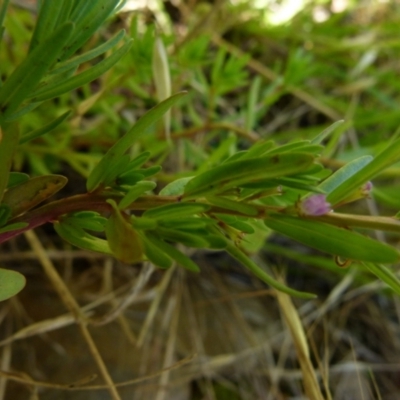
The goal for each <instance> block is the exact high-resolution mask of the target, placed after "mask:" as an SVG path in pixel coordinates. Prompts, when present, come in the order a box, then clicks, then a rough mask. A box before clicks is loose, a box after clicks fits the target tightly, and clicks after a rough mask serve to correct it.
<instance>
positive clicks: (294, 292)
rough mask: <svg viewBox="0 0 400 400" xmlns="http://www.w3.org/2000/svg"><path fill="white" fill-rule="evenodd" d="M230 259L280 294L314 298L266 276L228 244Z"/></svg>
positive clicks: (247, 258) (227, 249) (312, 295)
mask: <svg viewBox="0 0 400 400" xmlns="http://www.w3.org/2000/svg"><path fill="white" fill-rule="evenodd" d="M225 250H226V251H227V252H228V253H229V254H230V255H231V256H232V257H234V258H235V259H236V260H238V261H239V262H240V263H241V264H242V265H243V266H244V267H246V268H247V269H248V270H249V271H250V272H252V273H253V274H254V275H255V276H257V278H259V279H261V280H262V281H263V282H265V283H266V284H267V285H270V286H272V287H273V288H275V289H277V290H280V291H281V292H284V293H287V294H289V295H290V296H295V297H300V298H303V299H313V298H315V297H316V296H315V295H314V294H312V293H306V292H299V291H297V290H294V289H290V288H289V287H287V286H285V285H284V284H282V283H280V282H278V281H277V280H275V279H274V278H273V277H272V276H270V275H268V274H267V273H266V272H265V271H264V270H263V269H261V268H260V267H259V266H258V265H257V264H256V263H255V262H254V261H253V260H251V259H250V258H249V257H248V256H247V255H246V254H244V253H243V252H242V251H241V250H240V249H239V248H237V247H236V246H235V245H233V244H232V243H230V244H228V246H227V247H226V249H225Z"/></svg>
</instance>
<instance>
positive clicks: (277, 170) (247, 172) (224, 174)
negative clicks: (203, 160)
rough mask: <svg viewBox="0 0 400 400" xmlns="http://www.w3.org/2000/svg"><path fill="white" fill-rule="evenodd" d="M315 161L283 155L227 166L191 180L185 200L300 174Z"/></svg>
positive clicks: (290, 154)
mask: <svg viewBox="0 0 400 400" xmlns="http://www.w3.org/2000/svg"><path fill="white" fill-rule="evenodd" d="M313 160H314V157H313V156H311V155H309V154H303V153H284V154H274V155H272V156H271V155H266V156H263V157H259V158H251V159H244V160H242V159H240V160H237V161H232V162H227V163H224V164H222V165H219V166H218V167H215V168H213V169H211V170H210V171H207V172H204V173H202V174H200V175H198V176H196V177H194V178H193V179H192V180H190V181H189V182H188V183H187V185H186V187H185V194H184V198H185V199H190V198H195V197H197V196H199V195H205V194H208V193H215V192H218V191H221V190H222V189H224V190H227V189H229V188H233V187H235V186H240V185H241V184H247V183H249V182H254V181H257V180H265V179H268V178H276V177H278V176H285V175H290V174H294V173H299V171H301V170H302V169H304V168H306V167H308V166H309V165H310V164H311V163H312V162H313Z"/></svg>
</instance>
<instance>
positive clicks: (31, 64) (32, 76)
mask: <svg viewBox="0 0 400 400" xmlns="http://www.w3.org/2000/svg"><path fill="white" fill-rule="evenodd" d="M73 29H74V25H73V24H72V23H66V24H64V25H63V26H61V27H60V28H58V29H57V30H56V31H55V32H54V33H53V34H52V35H51V36H49V37H48V39H46V40H45V41H44V42H43V43H41V44H40V45H39V46H37V47H36V48H35V50H34V51H32V52H31V53H30V54H29V55H28V57H26V59H25V60H24V61H23V62H22V63H21V64H20V65H19V66H18V67H17V68H16V69H15V71H14V72H13V73H12V74H11V76H10V77H9V78H8V79H7V80H6V82H5V83H4V85H3V87H2V88H1V89H0V110H1V112H2V114H3V115H2V117H1V119H4V118H7V117H8V116H9V115H11V114H12V113H13V112H14V111H15V110H17V108H18V107H19V105H20V104H21V103H22V101H23V100H24V99H25V98H27V97H28V96H29V95H30V94H31V92H32V90H33V89H34V88H35V87H36V85H37V84H38V83H39V82H40V80H41V79H42V77H43V76H44V75H45V74H46V72H47V71H48V69H49V68H50V67H51V65H53V64H54V62H55V61H56V59H57V57H58V55H59V54H60V51H61V50H62V48H63V46H64V45H65V44H66V42H67V41H68V39H69V37H70V35H71V33H72V32H73Z"/></svg>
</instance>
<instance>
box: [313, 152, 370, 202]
mask: <svg viewBox="0 0 400 400" xmlns="http://www.w3.org/2000/svg"><path fill="white" fill-rule="evenodd" d="M372 160H373V157H372V156H362V157H360V158H357V159H355V160H352V161H350V162H349V163H347V164H346V165H344V166H343V167H342V168H340V169H338V170H337V171H336V172H334V173H333V174H332V175H331V176H330V177H329V178H327V179H325V180H324V181H323V182H322V183H321V184H320V185H319V186H318V188H319V189H322V190H323V191H324V192H325V193H328V201H329V200H330V198H329V194H330V193H331V192H332V191H334V190H335V189H336V188H338V187H339V186H340V185H342V184H343V183H344V182H345V181H346V180H348V179H350V178H351V177H352V176H353V175H354V174H355V173H356V172H358V171H360V170H361V169H363V168H364V167H365V166H366V165H367V164H369V163H370V162H371V161H372ZM363 183H365V182H363ZM347 194H349V193H347Z"/></svg>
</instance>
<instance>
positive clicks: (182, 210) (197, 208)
mask: <svg viewBox="0 0 400 400" xmlns="http://www.w3.org/2000/svg"><path fill="white" fill-rule="evenodd" d="M209 209H210V206H209V205H208V204H202V203H174V204H166V205H163V206H160V207H156V208H151V209H150V210H147V211H145V212H144V213H143V216H144V217H147V218H154V219H167V218H177V217H180V218H182V217H184V216H189V215H190V216H193V215H195V214H199V213H203V212H205V211H207V210H209Z"/></svg>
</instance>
